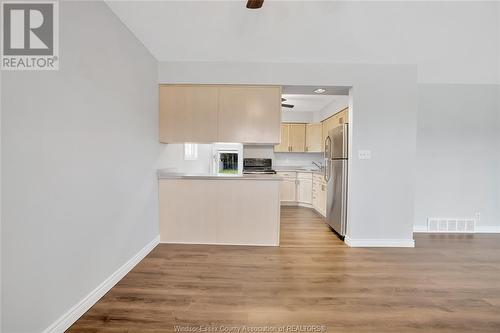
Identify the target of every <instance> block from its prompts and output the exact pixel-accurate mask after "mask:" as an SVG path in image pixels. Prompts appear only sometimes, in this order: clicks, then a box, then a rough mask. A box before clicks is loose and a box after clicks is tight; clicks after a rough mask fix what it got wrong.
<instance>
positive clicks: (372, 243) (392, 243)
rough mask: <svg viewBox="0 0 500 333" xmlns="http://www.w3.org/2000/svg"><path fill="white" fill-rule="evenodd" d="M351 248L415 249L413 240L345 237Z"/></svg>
mask: <svg viewBox="0 0 500 333" xmlns="http://www.w3.org/2000/svg"><path fill="white" fill-rule="evenodd" d="M344 241H345V243H346V244H347V245H348V246H350V247H415V241H414V240H413V239H352V238H349V237H347V236H346V237H345V239H344Z"/></svg>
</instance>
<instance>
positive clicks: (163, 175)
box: [158, 170, 283, 181]
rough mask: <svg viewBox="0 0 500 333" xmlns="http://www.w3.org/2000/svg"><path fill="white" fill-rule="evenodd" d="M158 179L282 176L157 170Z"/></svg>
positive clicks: (231, 178)
mask: <svg viewBox="0 0 500 333" xmlns="http://www.w3.org/2000/svg"><path fill="white" fill-rule="evenodd" d="M158 179H208V180H274V181H281V180H282V179H283V177H281V176H279V175H268V174H266V175H257V174H243V175H220V174H196V173H181V172H165V171H161V170H159V171H158Z"/></svg>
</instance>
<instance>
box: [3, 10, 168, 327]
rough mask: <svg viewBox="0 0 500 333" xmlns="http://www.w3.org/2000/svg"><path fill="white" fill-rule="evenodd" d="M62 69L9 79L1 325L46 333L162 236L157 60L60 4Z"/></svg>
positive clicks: (117, 25) (124, 36)
mask: <svg viewBox="0 0 500 333" xmlns="http://www.w3.org/2000/svg"><path fill="white" fill-rule="evenodd" d="M60 59H61V60H60V61H61V63H60V70H59V71H45V72H43V71H39V72H29V71H24V72H4V73H2V90H1V93H2V124H1V125H2V143H1V144H2V147H1V148H2V181H3V183H2V207H3V210H2V216H1V217H2V227H3V233H2V274H3V275H2V283H3V285H2V287H3V292H4V294H3V295H2V310H3V315H2V319H3V320H2V328H3V330H4V331H5V332H9V333H10V332H16V333H21V332H29V333H32V332H41V331H43V330H44V329H45V328H47V327H48V326H49V325H50V324H52V323H53V322H54V321H55V320H56V319H58V318H59V317H60V316H61V315H63V314H64V313H65V312H66V311H68V310H69V309H70V308H71V307H72V306H74V305H75V304H76V303H77V302H79V301H80V300H81V299H82V298H83V297H84V296H86V295H87V294H88V293H89V292H90V291H92V290H93V289H94V288H96V287H97V286H98V285H99V284H100V283H101V282H103V281H104V280H105V279H106V278H108V277H109V276H110V275H111V274H112V273H113V272H114V271H116V270H117V269H118V268H119V267H120V266H122V265H123V264H124V263H126V262H127V261H128V260H129V259H130V258H132V257H133V256H134V255H135V254H136V253H137V252H138V251H139V250H140V249H142V248H143V247H144V246H145V245H146V244H148V243H149V242H150V241H152V240H153V239H154V238H155V237H156V236H157V235H158V219H157V180H156V170H155V168H154V166H155V163H156V159H157V156H158V154H159V150H160V147H159V144H158V139H157V138H158V135H157V131H158V129H157V128H158V126H157V116H158V96H157V90H158V89H157V62H156V60H155V59H154V58H153V57H152V56H151V55H150V53H149V52H148V51H147V50H146V49H145V48H144V47H143V45H142V44H141V43H140V42H139V41H138V40H137V39H136V38H135V37H134V36H133V35H132V34H131V33H130V31H129V30H128V29H127V28H126V27H125V26H123V25H122V23H121V22H120V21H119V19H118V18H116V17H115V16H114V14H113V13H112V12H111V11H110V10H109V8H108V7H107V6H106V5H105V4H104V3H102V2H61V3H60Z"/></svg>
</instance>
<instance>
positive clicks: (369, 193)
mask: <svg viewBox="0 0 500 333" xmlns="http://www.w3.org/2000/svg"><path fill="white" fill-rule="evenodd" d="M381 77H383V78H384V80H382V81H381V80H380V79H379V78H381ZM416 81H417V77H416V67H415V66H410V65H353V64H344V65H341V64H303V63H301V64H298V63H295V64H294V63H203V62H199V63H198V62H161V63H160V65H159V82H160V83H207V84H224V83H233V84H245V83H246V84H281V85H326V86H353V87H354V88H353V89H351V94H352V96H353V101H354V104H353V105H352V108H351V111H352V114H351V115H350V121H351V131H350V133H351V141H350V142H351V145H350V149H351V150H352V151H351V155H350V156H352V157H354V156H355V155H354V153H355V152H357V150H358V149H371V150H372V159H371V160H358V159H356V158H351V159H350V162H349V163H350V176H349V181H350V193H349V203H350V204H349V212H348V215H349V217H348V218H349V223H350V230H349V231H348V234H349V236H350V237H351V238H353V239H378V240H384V239H386V240H387V239H391V240H394V239H397V240H403V242H404V243H405V244H410V243H411V239H412V231H413V220H414V193H415V188H414V186H415V145H416V143H415V141H416V125H417V124H416V112H417V85H416Z"/></svg>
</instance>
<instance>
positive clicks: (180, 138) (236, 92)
mask: <svg viewBox="0 0 500 333" xmlns="http://www.w3.org/2000/svg"><path fill="white" fill-rule="evenodd" d="M280 122H281V87H279V86H244V85H234V86H232V85H160V126H159V132H160V142H163V143H175V142H198V143H212V142H241V143H265V144H274V143H279V141H280V140H279V137H280Z"/></svg>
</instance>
